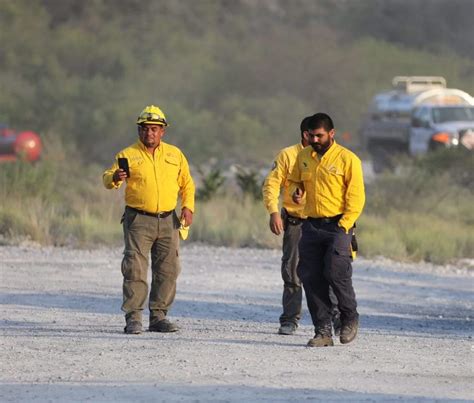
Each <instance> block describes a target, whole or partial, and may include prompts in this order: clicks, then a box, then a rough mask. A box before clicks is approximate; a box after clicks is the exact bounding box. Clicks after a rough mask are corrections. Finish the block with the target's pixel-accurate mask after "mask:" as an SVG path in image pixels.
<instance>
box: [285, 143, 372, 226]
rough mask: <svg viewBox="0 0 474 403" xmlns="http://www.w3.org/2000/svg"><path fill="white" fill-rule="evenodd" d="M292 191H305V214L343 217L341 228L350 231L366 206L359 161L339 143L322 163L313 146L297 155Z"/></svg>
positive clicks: (327, 152) (291, 178) (323, 158)
mask: <svg viewBox="0 0 474 403" xmlns="http://www.w3.org/2000/svg"><path fill="white" fill-rule="evenodd" d="M289 179H290V181H291V186H290V191H291V193H292V194H293V192H294V191H295V189H296V187H299V188H301V189H302V190H304V191H305V192H306V203H305V208H304V214H305V215H307V216H308V217H316V218H318V217H334V216H336V215H339V214H342V218H341V219H340V220H339V225H340V226H341V227H342V228H344V229H345V230H346V232H348V231H349V230H350V229H351V228H352V227H353V226H354V223H355V221H356V220H357V218H358V217H359V216H360V214H361V213H362V209H363V208H364V203H365V191H364V179H363V175H362V163H361V161H360V159H359V158H358V157H357V156H356V155H355V154H354V153H353V152H351V151H349V150H348V149H347V148H344V147H342V146H340V145H339V144H337V143H336V142H334V143H333V145H332V146H331V147H330V148H329V150H327V151H326V153H325V154H324V155H323V157H322V158H321V160H320V159H319V156H318V155H317V153H316V152H315V151H313V149H312V147H311V146H308V147H306V148H305V149H304V150H303V151H301V152H300V153H299V154H298V157H297V159H296V163H295V166H294V168H293V171H292V173H291V175H290V178H289Z"/></svg>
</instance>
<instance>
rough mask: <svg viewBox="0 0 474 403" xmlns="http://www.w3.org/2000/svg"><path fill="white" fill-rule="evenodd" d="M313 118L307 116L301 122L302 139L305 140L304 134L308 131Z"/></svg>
mask: <svg viewBox="0 0 474 403" xmlns="http://www.w3.org/2000/svg"><path fill="white" fill-rule="evenodd" d="M311 118H312V116H306V117H305V118H304V119H303V120H302V121H301V124H300V131H301V138H303V132H306V131H308V130H309V129H308V122H309V121H310V119H311Z"/></svg>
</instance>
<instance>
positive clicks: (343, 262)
mask: <svg viewBox="0 0 474 403" xmlns="http://www.w3.org/2000/svg"><path fill="white" fill-rule="evenodd" d="M334 135H335V130H334V124H333V121H332V119H331V118H330V117H329V116H328V115H326V114H325V113H317V114H315V115H314V116H313V117H312V118H311V119H310V120H309V122H308V141H309V144H310V145H311V147H306V148H305V149H304V150H303V151H301V152H300V153H299V154H298V157H297V160H296V163H295V166H294V168H293V171H292V173H291V175H290V178H289V179H290V181H291V182H292V183H291V186H290V191H291V192H292V194H293V201H294V202H295V203H297V204H302V203H303V196H305V197H306V200H305V203H304V210H303V213H304V214H305V215H306V216H307V217H308V218H307V219H306V220H305V222H304V224H303V227H302V234H301V241H300V244H299V253H300V261H299V264H298V275H299V277H300V279H301V281H302V283H303V287H304V290H305V294H306V299H307V302H308V309H309V311H310V313H311V318H312V320H313V324H314V328H315V335H314V337H313V338H312V339H311V340H309V342H308V346H309V347H322V346H332V345H333V340H332V331H331V301H330V297H329V286H331V287H332V288H333V290H334V293H335V294H336V296H337V299H338V301H339V310H340V311H341V322H342V327H341V334H340V341H341V343H343V344H345V343H350V342H351V341H352V340H354V338H355V337H356V335H357V330H358V327H359V314H358V312H357V302H356V296H355V292H354V288H353V286H352V265H351V261H352V256H351V238H352V233H353V228H354V224H355V222H356V220H357V218H358V217H359V216H360V214H361V212H362V209H363V207H364V203H365V192H364V181H363V176H362V164H361V161H360V159H359V158H357V156H356V155H355V154H354V153H352V152H351V151H349V150H348V149H346V148H344V147H342V146H340V145H339V144H337V143H336V141H335V140H334Z"/></svg>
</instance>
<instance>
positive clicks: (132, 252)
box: [122, 208, 181, 321]
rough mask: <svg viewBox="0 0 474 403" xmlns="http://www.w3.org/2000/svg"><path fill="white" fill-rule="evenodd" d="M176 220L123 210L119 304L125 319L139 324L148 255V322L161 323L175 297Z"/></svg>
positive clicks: (177, 242) (143, 303)
mask: <svg viewBox="0 0 474 403" xmlns="http://www.w3.org/2000/svg"><path fill="white" fill-rule="evenodd" d="M178 228H179V219H178V217H177V216H176V213H175V212H173V213H172V214H170V215H168V216H167V217H165V218H158V217H151V216H147V215H142V214H139V213H137V212H136V211H134V210H132V209H129V208H126V209H125V213H124V217H123V233H124V239H125V250H124V252H123V254H124V256H123V260H122V275H123V304H122V311H124V312H125V317H126V319H127V320H128V319H133V320H140V321H141V317H142V311H143V309H144V307H145V303H146V299H147V297H148V283H147V274H148V255H149V254H150V252H151V270H152V281H151V291H150V295H149V309H150V320H151V319H154V318H157V319H158V320H161V319H164V318H165V317H166V314H167V313H168V310H169V309H170V308H171V305H172V303H173V301H174V298H175V295H176V279H177V278H178V275H179V273H180V270H181V268H180V264H179V257H178V249H179V232H178Z"/></svg>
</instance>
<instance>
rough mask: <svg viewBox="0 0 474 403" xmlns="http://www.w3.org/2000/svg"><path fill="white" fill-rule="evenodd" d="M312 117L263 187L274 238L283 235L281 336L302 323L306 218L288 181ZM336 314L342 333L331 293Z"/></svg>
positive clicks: (281, 154) (305, 142) (279, 157)
mask: <svg viewBox="0 0 474 403" xmlns="http://www.w3.org/2000/svg"><path fill="white" fill-rule="evenodd" d="M310 119H311V116H307V117H305V118H304V119H303V120H302V121H301V123H300V133H301V138H300V141H299V142H298V143H297V144H294V145H292V146H289V147H286V148H283V149H282V150H280V152H279V153H278V155H277V156H276V158H275V160H274V162H273V166H272V169H271V170H270V172H269V173H268V175H267V177H266V178H265V181H264V183H263V187H262V193H263V202H264V204H265V208H266V209H267V211H268V213H269V214H270V222H269V226H270V230H271V231H272V232H273V233H274V234H275V235H280V234H281V233H283V244H282V252H283V253H282V258H281V277H282V280H283V295H282V306H283V312H282V314H281V315H280V318H279V319H280V327H279V329H278V334H282V335H291V334H293V333H295V331H296V329H297V327H298V323H299V321H300V319H301V312H302V299H303V290H302V287H301V281H300V279H299V278H298V274H297V272H296V269H297V266H298V242H299V240H300V237H301V226H302V223H303V220H304V219H305V218H306V216H305V215H304V212H303V210H304V203H301V204H296V203H295V202H294V201H293V200H292V195H291V193H290V192H289V184H290V182H289V181H288V178H289V176H290V174H291V171H292V170H293V166H294V164H295V162H296V157H297V155H298V153H299V152H301V151H302V150H303V149H304V148H305V147H307V146H308V145H309V143H308V122H309V120H310ZM280 193H281V194H282V199H283V200H282V204H283V208H282V209H281V211H280V210H279V208H278V206H279V198H280ZM331 298H332V300H333V306H334V312H333V321H334V328H335V331H336V332H338V331H339V324H340V323H339V320H338V319H339V311H338V309H337V299H336V297H335V296H334V294H332V293H331Z"/></svg>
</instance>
